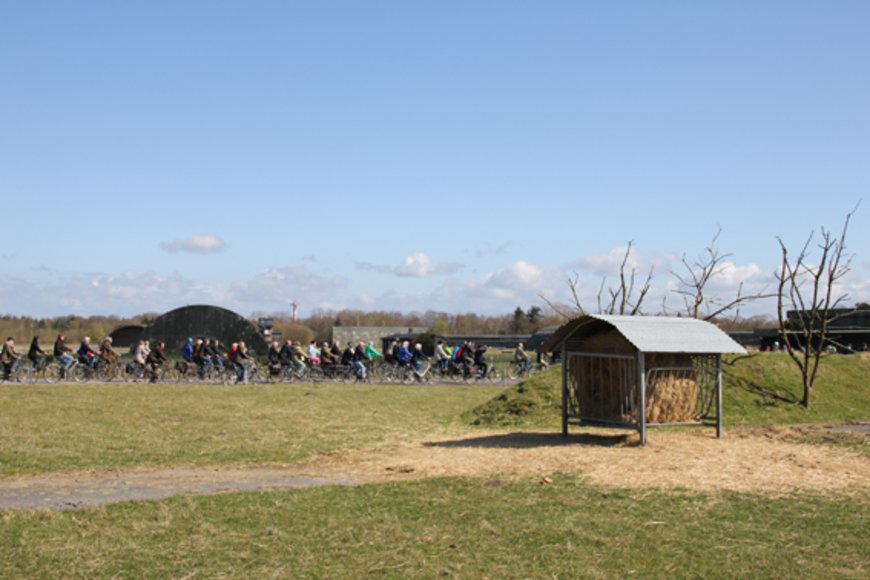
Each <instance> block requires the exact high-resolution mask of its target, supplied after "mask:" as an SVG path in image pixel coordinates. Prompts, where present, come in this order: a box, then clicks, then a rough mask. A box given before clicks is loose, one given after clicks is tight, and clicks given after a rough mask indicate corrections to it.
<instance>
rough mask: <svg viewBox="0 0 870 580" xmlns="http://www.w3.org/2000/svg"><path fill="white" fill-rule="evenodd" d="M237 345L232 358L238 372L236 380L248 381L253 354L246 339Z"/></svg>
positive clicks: (240, 381)
mask: <svg viewBox="0 0 870 580" xmlns="http://www.w3.org/2000/svg"><path fill="white" fill-rule="evenodd" d="M235 347H236V350H235V356H234V357H233V359H232V360H233V364H234V365H235V368H236V373H237V374H236V382H237V383H247V382H248V370H249V369H250V368H251V355H249V354H248V347H247V346H246V345H245V341H244V340H240V341H239V343H238V344H237V345H235Z"/></svg>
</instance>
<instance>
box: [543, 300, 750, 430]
mask: <svg viewBox="0 0 870 580" xmlns="http://www.w3.org/2000/svg"><path fill="white" fill-rule="evenodd" d="M543 349H544V350H546V351H547V352H554V351H555V352H559V353H560V354H561V360H562V361H563V362H562V433H563V434H564V435H566V436H567V435H568V426H569V424H574V425H598V426H610V427H629V428H636V429H637V430H638V432H639V433H640V439H641V443H642V444H646V439H647V433H646V432H647V427H655V426H659V425H674V424H679V425H705V424H711V423H715V425H716V434H717V436H718V437H722V356H721V355H722V354H725V353H745V352H746V351H745V350H744V349H743V347H741V346H740V345H739V344H737V343H736V342H734V341H733V340H732V339H731V338H730V337H729V336H728V335H727V334H725V333H724V332H722V331H721V330H720V329H719V328H717V327H716V326H714V325H713V324H710V323H709V322H704V321H702V320H696V319H694V318H674V317H658V316H611V315H586V316H581V317H579V318H575V319H574V320H571V321H569V322H567V323H565V324H564V325H562V326H561V327H560V328H559V329H558V330H556V332H555V333H554V334H553V335H552V336H551V337H550V338H549V339H548V340H547V341H546V343H545V344H544V346H543Z"/></svg>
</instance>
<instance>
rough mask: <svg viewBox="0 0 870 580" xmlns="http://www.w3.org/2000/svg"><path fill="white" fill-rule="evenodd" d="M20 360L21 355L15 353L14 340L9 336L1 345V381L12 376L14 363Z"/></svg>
mask: <svg viewBox="0 0 870 580" xmlns="http://www.w3.org/2000/svg"><path fill="white" fill-rule="evenodd" d="M20 358H21V355H20V354H18V353H17V352H15V339H13V338H12V337H11V336H10V337H9V338H7V339H6V343H5V344H4V345H3V351H2V352H0V363H2V364H3V380H9V377H10V376H11V375H12V367H13V366H14V365H15V361H17V360H18V359H20Z"/></svg>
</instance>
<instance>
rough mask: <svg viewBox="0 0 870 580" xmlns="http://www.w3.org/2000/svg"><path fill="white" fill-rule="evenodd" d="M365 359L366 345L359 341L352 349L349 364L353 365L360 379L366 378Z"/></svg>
mask: <svg viewBox="0 0 870 580" xmlns="http://www.w3.org/2000/svg"><path fill="white" fill-rule="evenodd" d="M348 348H350V347H348ZM367 360H368V357H367V356H366V345H365V343H364V342H361V343H359V344H358V345H356V348H355V349H353V356H352V357H351V361H350V364H351V365H353V368H354V369H355V370H356V374H357V376H358V377H359V379H360V380H361V381H364V380H366V361H367Z"/></svg>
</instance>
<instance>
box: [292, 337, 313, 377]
mask: <svg viewBox="0 0 870 580" xmlns="http://www.w3.org/2000/svg"><path fill="white" fill-rule="evenodd" d="M309 358H310V357H309V356H308V355H307V354H305V351H304V350H302V343H301V342H299V341H298V340H297V341H296V342H294V343H293V350H292V351H290V360H291V361H292V363H293V366H294V367H296V372H297V373H299V374H300V375H301V374H302V373H304V372H305V361H306V360H309Z"/></svg>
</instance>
